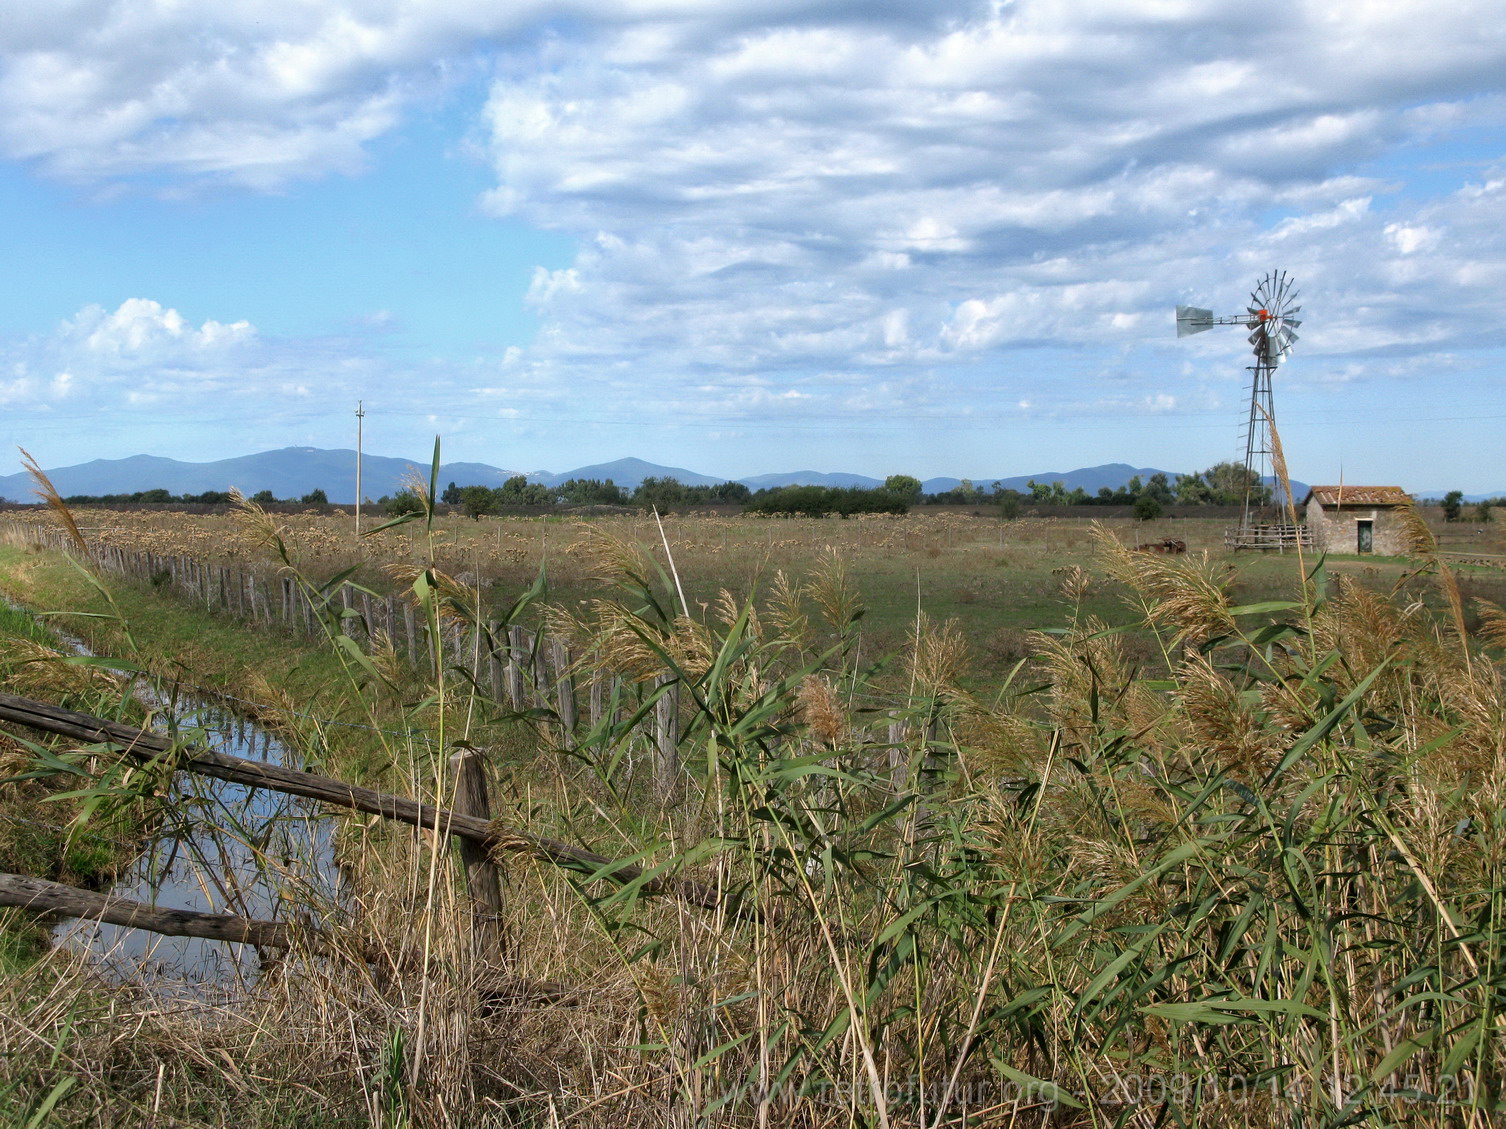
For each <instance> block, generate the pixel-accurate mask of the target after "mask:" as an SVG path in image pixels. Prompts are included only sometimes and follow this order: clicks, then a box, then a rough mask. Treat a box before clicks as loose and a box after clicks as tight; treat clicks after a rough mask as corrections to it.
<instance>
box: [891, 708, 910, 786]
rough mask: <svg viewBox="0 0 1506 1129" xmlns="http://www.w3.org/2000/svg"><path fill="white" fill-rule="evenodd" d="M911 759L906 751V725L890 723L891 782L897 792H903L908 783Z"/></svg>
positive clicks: (896, 721)
mask: <svg viewBox="0 0 1506 1129" xmlns="http://www.w3.org/2000/svg"><path fill="white" fill-rule="evenodd" d="M909 768H910V758H909V756H908V755H906V750H905V723H904V722H903V721H899V720H897V719H891V720H890V722H889V781H890V783H891V784H892V785H893V786H894V790H895V791H896V792H903V791H904V790H905V785H906V783H907V782H908V780H907V778H908V777H909V775H910V773H909Z"/></svg>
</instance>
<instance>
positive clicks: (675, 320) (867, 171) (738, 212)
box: [0, 0, 1506, 493]
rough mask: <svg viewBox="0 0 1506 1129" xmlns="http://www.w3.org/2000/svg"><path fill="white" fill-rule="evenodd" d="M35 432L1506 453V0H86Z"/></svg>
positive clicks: (571, 449)
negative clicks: (1264, 372)
mask: <svg viewBox="0 0 1506 1129" xmlns="http://www.w3.org/2000/svg"><path fill="white" fill-rule="evenodd" d="M0 246H3V247H4V253H3V255H0V263H3V264H4V265H3V268H0V421H3V425H0V474H3V473H13V472H15V471H17V470H20V469H21V460H20V454H19V452H18V450H17V449H18V448H20V447H24V448H26V449H27V450H28V451H30V452H31V454H32V455H34V456H35V457H36V458H37V460H38V461H39V462H40V463H41V464H42V465H43V466H48V467H57V466H65V465H71V464H74V463H80V462H85V461H88V460H90V459H95V458H119V457H126V456H129V455H135V454H152V455H161V456H168V457H172V458H177V459H182V460H186V461H194V462H201V461H209V460H213V459H218V458H225V457H230V456H235V455H243V454H250V453H253V452H256V451H261V450H267V449H272V448H279V447H286V446H315V447H328V448H335V447H354V446H355V440H356V425H357V420H356V416H355V411H356V408H357V404H358V403H360V404H362V405H364V411H365V416H364V417H363V420H362V428H363V431H364V446H365V449H366V450H367V451H369V452H372V453H375V454H382V455H392V456H399V457H412V458H415V459H421V460H423V461H424V462H427V460H428V457H429V454H430V453H431V451H432V447H433V442H434V438H435V436H436V435H437V436H440V437H441V440H442V444H443V455H444V458H445V460H446V461H451V460H469V461H479V462H487V463H491V464H492V465H495V466H498V467H502V468H506V469H511V470H521V471H529V470H536V469H547V470H551V471H562V470H567V469H570V468H573V467H577V466H583V465H587V464H592V463H599V462H605V461H609V460H612V459H617V458H621V457H625V456H636V457H638V458H643V459H647V460H649V461H651V462H656V463H662V464H667V465H674V466H683V467H689V468H691V469H694V470H697V471H700V472H702V473H706V474H713V475H720V476H724V477H745V476H751V475H756V474H762V473H770V472H778V471H793V470H797V469H802V470H803V469H810V470H820V471H850V472H856V473H864V474H870V475H875V476H878V477H882V476H885V475H888V474H895V473H905V474H913V475H916V476H917V477H921V478H927V477H932V476H937V475H951V476H956V477H973V478H980V479H987V478H989V477H991V476H1006V475H1015V474H1027V473H1037V472H1043V471H1048V470H1068V469H1072V468H1074V467H1081V466H1092V465H1097V464H1100V463H1107V462H1125V463H1130V464H1133V465H1135V466H1151V467H1158V468H1162V469H1167V470H1172V471H1177V472H1185V471H1193V470H1198V469H1201V468H1203V467H1206V466H1209V465H1212V464H1213V463H1215V462H1219V461H1223V460H1227V459H1232V458H1239V457H1241V456H1242V454H1243V450H1244V440H1243V437H1242V427H1243V423H1244V419H1245V416H1246V414H1247V404H1248V399H1249V380H1250V376H1249V373H1248V372H1247V369H1246V366H1248V365H1249V364H1250V363H1251V361H1252V355H1251V353H1250V350H1249V346H1248V344H1247V343H1246V341H1245V331H1244V330H1242V329H1240V328H1239V327H1238V326H1231V327H1219V328H1217V329H1215V330H1212V331H1209V332H1207V333H1203V334H1200V335H1198V336H1196V337H1188V338H1184V339H1180V340H1179V339H1178V338H1177V337H1176V331H1175V323H1174V308H1175V306H1176V305H1177V304H1179V303H1186V304H1192V305H1197V306H1203V307H1208V308H1211V309H1213V311H1214V312H1215V314H1219V315H1226V314H1228V315H1232V314H1240V313H1243V312H1244V310H1245V308H1246V306H1247V305H1248V303H1249V294H1250V291H1251V290H1252V288H1254V287H1255V285H1256V284H1257V283H1258V282H1259V281H1260V279H1261V278H1263V277H1264V276H1265V275H1266V274H1267V273H1268V272H1270V271H1273V270H1284V271H1286V272H1288V274H1289V275H1290V276H1292V277H1293V278H1294V279H1295V280H1296V283H1297V286H1298V287H1299V289H1300V296H1299V297H1298V298H1297V302H1298V304H1300V305H1301V307H1302V310H1301V312H1300V313H1299V314H1298V315H1297V316H1298V317H1299V318H1300V319H1301V320H1302V322H1303V325H1302V327H1301V329H1300V331H1299V332H1300V338H1301V339H1300V341H1299V342H1298V343H1297V345H1296V348H1295V350H1294V353H1293V355H1292V357H1291V358H1290V360H1289V361H1288V362H1287V363H1286V364H1285V365H1283V366H1282V368H1281V369H1280V370H1279V371H1278V372H1277V374H1276V380H1275V407H1276V422H1277V425H1278V429H1279V432H1280V436H1281V439H1282V442H1283V446H1284V448H1285V451H1286V456H1287V461H1288V464H1289V466H1290V470H1291V473H1292V475H1293V476H1294V477H1296V478H1298V479H1300V480H1302V481H1306V482H1323V483H1328V482H1339V481H1345V482H1349V483H1355V484H1398V485H1401V486H1403V487H1405V488H1407V489H1409V490H1415V491H1438V492H1441V491H1443V490H1449V489H1461V490H1464V491H1466V492H1467V493H1483V492H1500V493H1506V443H1503V442H1502V441H1501V437H1502V435H1503V433H1506V351H1503V345H1502V342H1503V338H1506V302H1503V301H1502V300H1501V298H1500V296H1501V294H1502V293H1503V291H1506V5H1502V4H1500V3H1499V2H1498V0H1492V2H1484V0H1481V2H1474V0H1455V2H1449V3H1444V4H1442V5H1438V4H1436V3H1427V4H1425V3H1422V2H1421V0H1415V2H1414V0H1376V2H1367V0H1356V2H1353V3H1347V4H1334V3H1332V2H1331V0H1325V2H1324V3H1321V4H1316V3H1301V2H1297V3H1293V4H1291V5H1286V6H1283V7H1281V8H1280V9H1277V10H1271V11H1268V12H1267V11H1258V10H1255V9H1251V8H1250V7H1249V5H1247V4H1235V3H1229V2H1218V0H1210V2H1204V3H1194V2H1181V0H1138V2H1130V0H1092V2H1090V3H1083V2H1076V0H1049V2H1048V0H1015V2H1013V3H1011V2H1008V0H992V2H975V0H868V2H854V0H756V2H755V0H612V2H610V3H609V2H606V0H508V2H507V3H502V2H500V0H347V2H334V0H261V2H259V3H257V4H255V5H226V4H224V3H221V2H219V0H214V2H210V0H172V2H169V0H52V2H49V3H46V4H21V5H15V6H9V7H7V11H6V16H5V20H4V22H3V24H0Z"/></svg>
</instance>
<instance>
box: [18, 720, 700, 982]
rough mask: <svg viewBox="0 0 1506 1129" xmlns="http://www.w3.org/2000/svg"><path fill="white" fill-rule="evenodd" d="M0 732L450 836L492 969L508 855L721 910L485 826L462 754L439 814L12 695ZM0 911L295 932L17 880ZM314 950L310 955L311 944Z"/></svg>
mask: <svg viewBox="0 0 1506 1129" xmlns="http://www.w3.org/2000/svg"><path fill="white" fill-rule="evenodd" d="M0 722H10V723H11V724H14V725H22V726H25V727H27V728H29V729H35V730H38V731H41V732H44V733H52V734H56V735H58V736H62V737H69V738H72V739H74V740H78V741H87V742H90V743H97V744H106V745H110V746H113V747H114V748H115V749H116V750H118V751H119V753H120V755H122V756H124V757H127V758H130V759H132V760H136V761H139V762H142V763H149V762H152V761H154V760H156V759H157V758H159V757H162V756H164V755H165V754H172V755H173V757H174V759H173V760H172V765H173V767H174V768H175V769H177V770H179V771H183V772H192V773H196V774H198V775H201V776H208V777H212V778H214V779H217V780H227V781H231V782H233V783H236V784H241V785H243V786H245V787H249V788H268V789H271V790H273V791H277V792H283V793H286V794H288V795H292V796H302V797H304V798H306V799H311V800H317V801H319V802H321V803H325V804H330V805H333V806H336V807H343V808H347V809H350V810H352V811H359V812H365V813H368V814H372V815H379V816H382V817H383V818H385V819H391V820H395V821H397V822H400V823H406V824H409V825H411V826H414V827H421V828H425V829H427V830H430V831H433V832H435V833H436V834H439V835H449V836H453V837H454V838H455V839H456V840H458V841H459V843H460V845H461V858H462V861H463V863H464V864H465V869H466V886H467V890H468V891H469V893H470V897H471V904H472V914H473V921H474V923H475V930H474V934H475V938H476V942H477V946H478V950H479V954H480V955H482V956H483V957H484V958H486V959H488V960H491V961H501V960H505V958H506V957H507V955H508V953H509V951H510V947H509V945H508V943H507V938H506V935H505V933H504V931H503V928H502V924H501V916H502V908H503V905H502V894H501V890H500V886H499V884H498V876H497V873H496V871H495V868H494V866H493V864H492V860H493V859H494V858H495V857H497V856H499V855H501V854H504V853H507V852H518V851H521V852H526V853H528V854H531V855H533V856H534V857H535V858H538V859H541V860H543V861H545V862H549V863H552V864H553V865H555V866H559V867H562V868H565V869H568V870H571V871H574V872H575V873H577V874H580V875H583V876H584V877H585V879H586V880H587V881H601V880H606V881H611V882H616V883H619V884H624V885H625V884H629V883H634V884H638V887H639V889H640V890H641V891H642V892H643V893H644V894H659V895H668V896H671V897H675V898H678V899H679V900H681V901H683V902H685V903H686V904H688V905H691V906H696V907H699V908H701V909H707V910H715V909H717V908H719V907H720V906H721V905H722V897H721V894H720V893H719V892H718V891H717V890H716V889H714V888H713V887H710V886H707V885H705V884H703V883H700V882H694V881H691V880H689V879H682V878H676V877H655V876H647V875H646V874H645V872H644V870H643V868H642V867H640V866H638V865H636V864H634V863H630V862H625V861H621V860H618V859H612V858H609V857H607V856H606V855H601V854H597V853H596V852H595V851H590V850H587V849H585V848H584V847H578V846H576V845H574V844H571V843H565V842H561V841H559V840H557V839H550V838H547V837H545V836H541V835H535V834H533V833H532V832H529V831H525V830H523V829H521V828H517V827H509V826H506V825H504V824H502V823H501V822H499V821H495V820H493V819H491V818H490V811H489V807H488V800H487V798H486V794H485V787H484V785H483V784H482V783H481V781H482V780H484V777H483V775H482V774H481V773H480V771H479V769H480V765H479V763H478V762H477V760H476V759H475V758H473V757H471V756H468V755H466V754H459V760H458V761H452V767H453V768H454V769H455V771H456V773H457V777H458V780H457V784H458V786H457V788H456V799H457V803H456V807H455V808H441V807H436V806H434V805H432V804H425V803H422V802H420V801H418V800H412V799H408V798H407V797H405V796H397V795H394V794H392V793H388V792H378V791H375V790H374V789H371V788H363V787H361V786H359V785H356V784H348V783H346V782H345V781H343V780H337V779H335V778H333V777H329V776H321V775H319V774H317V773H312V772H303V771H300V770H298V769H293V768H286V767H284V766H283V765H279V764H272V763H269V762H267V761H259V760H250V759H247V758H245V757H237V756H233V755H231V754H230V753H222V752H217V751H215V750H212V749H204V748H197V747H192V746H190V747H176V748H175V746H174V744H173V742H172V741H171V740H170V739H169V738H168V737H166V736H164V735H162V734H159V733H153V732H150V731H147V730H142V729H136V728H133V727H132V726H128V725H122V724H120V723H119V722H114V721H109V720H106V719H104V718H99V717H92V716H90V715H88V714H81V713H75V712H74V711H72V710H65V709H63V708H61V707H59V706H56V705H52V704H50V703H47V702H39V701H35V700H34V699H31V698H23V697H19V696H17V695H14V694H5V693H0ZM462 809H468V810H462ZM0 905H12V906H22V907H24V908H28V909H33V910H40V911H46V912H52V913H61V914H64V915H66V916H82V917H89V918H97V919H99V920H103V921H109V922H113V923H115V924H120V925H127V926H132V927H135V928H141V929H149V930H152V931H153V932H158V933H166V934H170V935H173V936H188V937H205V938H208V939H211V940H220V941H237V942H243V943H248V944H253V945H265V946H269V947H277V948H286V947H288V946H289V945H290V944H291V943H292V941H293V938H294V932H293V931H291V930H290V928H289V927H288V926H286V925H282V924H278V923H275V922H264V921H257V920H254V919H250V918H244V917H236V916H234V915H230V914H203V913H194V912H190V911H186V910H161V909H158V908H156V907H151V906H146V905H143V904H142V903H138V902H132V901H127V900H125V899H121V898H114V897H111V896H110V895H102V894H92V893H90V892H88V891H80V890H77V889H75V888H73V887H70V886H62V885H60V884H58V883H53V882H45V881H42V880H41V879H36V878H27V877H24V876H21V875H11V874H0ZM312 940H313V942H314V944H315V947H317V946H318V943H319V940H318V938H312Z"/></svg>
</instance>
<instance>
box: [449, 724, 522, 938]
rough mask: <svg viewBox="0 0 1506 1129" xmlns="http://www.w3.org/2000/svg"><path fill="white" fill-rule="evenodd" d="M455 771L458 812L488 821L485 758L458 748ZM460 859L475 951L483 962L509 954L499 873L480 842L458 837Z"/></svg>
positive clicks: (453, 763) (453, 764) (453, 760)
mask: <svg viewBox="0 0 1506 1129" xmlns="http://www.w3.org/2000/svg"><path fill="white" fill-rule="evenodd" d="M450 769H451V771H453V772H454V774H455V804H454V811H455V813H456V814H457V815H472V816H475V817H476V818H478V819H485V820H488V821H489V820H490V819H491V817H492V812H491V798H490V796H488V795H487V787H486V757H485V756H484V754H482V753H481V751H480V750H478V749H461V750H460V751H459V752H457V753H455V754H454V755H452V756H451V757H450ZM459 843H460V861H461V863H462V864H463V865H464V866H465V888H466V890H467V892H468V893H469V894H470V901H471V922H472V930H473V937H474V940H475V946H476V948H475V952H476V955H477V956H478V957H480V958H481V959H482V960H484V961H489V962H492V961H496V962H500V961H503V960H506V959H507V957H508V946H507V935H506V930H505V929H504V928H503V925H502V909H503V901H502V875H501V872H500V871H499V870H498V869H497V864H496V863H494V862H492V860H491V855H490V854H488V853H487V850H486V847H485V846H484V845H482V844H481V843H476V842H473V841H471V840H469V839H460V840H459Z"/></svg>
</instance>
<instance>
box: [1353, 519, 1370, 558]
mask: <svg viewBox="0 0 1506 1129" xmlns="http://www.w3.org/2000/svg"><path fill="white" fill-rule="evenodd" d="M1354 527H1355V529H1356V531H1357V532H1358V534H1359V551H1360V552H1362V553H1373V552H1374V551H1375V522H1373V521H1357V522H1355V523H1354Z"/></svg>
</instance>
